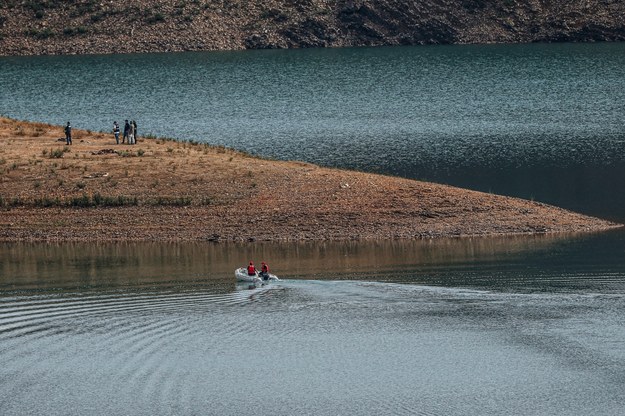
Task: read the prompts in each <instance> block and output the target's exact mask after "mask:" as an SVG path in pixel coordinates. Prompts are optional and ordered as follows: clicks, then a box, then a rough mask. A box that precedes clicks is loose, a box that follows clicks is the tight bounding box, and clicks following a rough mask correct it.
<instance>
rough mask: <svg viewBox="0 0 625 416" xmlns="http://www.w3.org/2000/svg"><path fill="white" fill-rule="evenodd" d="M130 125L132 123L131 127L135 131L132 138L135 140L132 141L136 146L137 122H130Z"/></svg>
mask: <svg viewBox="0 0 625 416" xmlns="http://www.w3.org/2000/svg"><path fill="white" fill-rule="evenodd" d="M131 123H132V127H133V129H134V131H135V136H134V137H135V140H134V144H137V136H138V134H137V122H136V121H134V120H132V122H131Z"/></svg>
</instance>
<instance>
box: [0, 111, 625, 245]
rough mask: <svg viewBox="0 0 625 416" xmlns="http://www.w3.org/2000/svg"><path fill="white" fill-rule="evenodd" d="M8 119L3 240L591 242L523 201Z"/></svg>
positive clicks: (2, 128)
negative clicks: (512, 238) (526, 237)
mask: <svg viewBox="0 0 625 416" xmlns="http://www.w3.org/2000/svg"><path fill="white" fill-rule="evenodd" d="M62 130H63V129H62V127H59V126H52V125H47V124H41V123H28V122H21V121H15V120H11V119H6V118H0V210H2V215H0V241H94V242H95V241H212V242H244V241H307V240H311V241H312V240H314V241H321V240H333V241H337V240H362V239H366V240H373V239H415V238H436V237H462V236H482V235H489V236H493V235H511V234H536V233H569V232H594V231H601V230H607V229H610V228H614V227H618V226H620V225H618V224H614V223H611V222H608V221H604V220H601V219H597V218H592V217H588V216H584V215H580V214H576V213H573V212H570V211H566V210H564V209H560V208H556V207H552V206H548V205H545V204H541V203H537V202H532V201H526V200H521V199H516V198H509V197H503V196H498V195H492V194H485V193H481V192H475V191H469V190H464V189H459V188H454V187H450V186H445V185H439V184H434V183H427V182H419V181H414V180H408V179H402V178H396V177H389V176H383V175H376V174H368V173H362V172H352V171H345V170H338V169H329V168H322V167H319V166H316V165H312V164H308V163H302V162H283V161H272V160H264V159H258V158H254V157H252V156H250V155H247V154H245V153H242V152H238V151H234V150H230V149H226V148H223V147H214V146H208V145H204V144H199V143H190V142H179V141H172V140H167V139H160V138H140V140H139V143H138V144H136V145H126V144H119V145H118V144H115V140H114V138H113V135H112V134H103V133H92V132H88V131H84V130H75V131H74V137H73V144H72V145H71V146H67V145H65V144H64V141H63V140H62V139H61V140H59V139H60V138H61V137H63V131H62Z"/></svg>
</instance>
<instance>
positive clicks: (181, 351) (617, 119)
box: [0, 44, 625, 416]
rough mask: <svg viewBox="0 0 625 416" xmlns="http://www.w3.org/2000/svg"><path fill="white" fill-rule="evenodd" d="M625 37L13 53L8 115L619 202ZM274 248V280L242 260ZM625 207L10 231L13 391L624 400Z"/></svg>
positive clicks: (40, 399)
mask: <svg viewBox="0 0 625 416" xmlns="http://www.w3.org/2000/svg"><path fill="white" fill-rule="evenodd" d="M623 68H625V44H594V45H566V44H564V45H514V46H511V45H505V46H445V47H414V48H413V47H408V48H377V49H368V48H363V49H339V50H301V51H251V52H250V51H248V52H219V53H185V54H152V55H126V56H123V55H119V56H74V57H20V58H0V114H4V115H8V116H11V117H15V118H20V119H30V120H40V121H47V122H51V123H55V124H63V123H64V122H66V121H67V120H68V119H69V120H71V121H72V122H73V124H74V125H75V126H76V127H85V128H89V129H93V130H108V129H109V125H110V124H111V122H112V120H114V119H117V120H118V121H119V120H123V119H124V118H126V117H128V118H134V119H136V120H137V122H138V124H139V129H140V132H141V133H147V132H150V133H153V134H155V135H162V136H172V137H177V138H180V139H195V140H201V141H207V142H210V143H214V144H224V145H227V146H231V147H236V148H240V149H243V150H247V151H251V152H253V153H257V154H260V155H264V156H267V157H275V158H283V159H303V160H307V161H311V162H315V163H319V164H323V165H329V166H340V167H349V168H357V169H363V170H367V171H374V172H383V173H389V174H394V175H401V176H406V177H411V178H419V179H429V180H433V181H438V182H446V183H451V184H455V185H460V186H466V187H471V188H474V189H479V190H485V191H492V192H496V193H502V194H508V195H515V196H520V197H524V198H534V199H537V200H541V201H545V202H551V203H554V204H557V205H561V206H564V207H567V208H572V209H576V210H578V211H581V212H586V213H590V214H594V215H599V216H602V217H606V218H611V219H616V220H620V221H625V209H624V207H625V193H624V192H622V190H623V185H624V184H623V181H624V180H625V175H624V174H625V156H624V155H623V154H624V152H623V149H622V148H623V146H624V145H625V136H624V135H623V131H624V124H625V123H624V122H623V119H624V117H623V115H624V114H625V108H624V104H623V103H624V102H625V100H624V99H625V71H623ZM249 259H255V260H257V261H260V260H263V259H264V260H267V261H269V263H270V264H271V265H272V266H273V270H274V271H275V273H276V274H278V275H279V276H280V277H282V278H283V279H284V280H283V281H281V282H279V283H276V284H273V285H269V286H264V287H258V288H249V287H248V286H246V285H237V284H236V283H235V280H234V277H233V271H234V269H235V268H236V267H238V266H240V265H242V264H244V263H245V262H246V261H248V260H249ZM624 301H625V232H623V231H621V230H616V231H612V232H607V233H601V234H591V235H561V236H534V237H510V238H478V239H452V240H433V241H412V242H406V241H404V242H401V241H391V242H372V243H362V242H348V243H318V244H247V245H235V244H229V245H219V244H215V245H213V244H150V243H143V244H134V243H133V244H131V243H128V244H59V245H54V244H0V362H2V366H0V410H1V411H0V414H2V415H3V416H4V415H7V416H9V415H24V414H28V415H67V414H88V415H110V414H127V415H144V414H150V415H192V414H214V415H224V414H226V415H264V414H281V415H292V414H310V415H326V414H327V415H336V414H362V415H397V414H422V415H467V414H479V415H501V414H523V415H545V414H549V415H580V414H592V415H621V414H622V409H623V408H624V407H625V396H624V395H623V390H624V389H625V377H624V375H625V328H624V327H623V322H625V302H624Z"/></svg>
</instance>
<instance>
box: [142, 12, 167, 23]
mask: <svg viewBox="0 0 625 416" xmlns="http://www.w3.org/2000/svg"><path fill="white" fill-rule="evenodd" d="M145 21H146V23H148V24H151V25H152V24H155V23H160V22H164V21H165V15H164V14H163V13H160V12H157V13H154V14H153V15H150V16H148V17H147V18H146V19H145Z"/></svg>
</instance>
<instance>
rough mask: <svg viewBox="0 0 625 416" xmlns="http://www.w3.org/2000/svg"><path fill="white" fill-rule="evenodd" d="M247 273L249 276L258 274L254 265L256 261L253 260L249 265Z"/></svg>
mask: <svg viewBox="0 0 625 416" xmlns="http://www.w3.org/2000/svg"><path fill="white" fill-rule="evenodd" d="M247 274H248V275H249V276H254V275H255V274H256V267H254V262H253V261H251V260H250V264H249V266H247Z"/></svg>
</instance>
